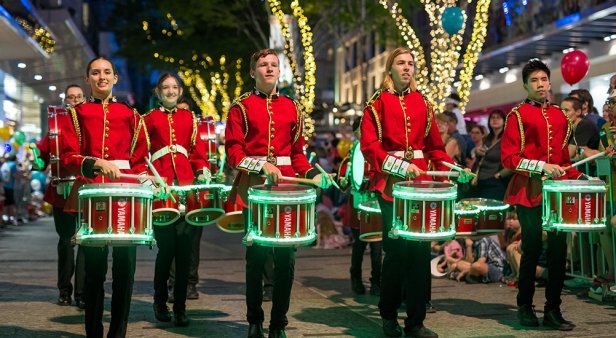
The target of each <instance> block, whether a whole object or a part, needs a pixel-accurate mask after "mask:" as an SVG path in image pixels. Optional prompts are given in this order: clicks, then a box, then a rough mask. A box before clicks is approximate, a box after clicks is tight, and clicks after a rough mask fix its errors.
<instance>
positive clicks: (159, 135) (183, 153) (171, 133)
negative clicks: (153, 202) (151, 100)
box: [143, 107, 209, 185]
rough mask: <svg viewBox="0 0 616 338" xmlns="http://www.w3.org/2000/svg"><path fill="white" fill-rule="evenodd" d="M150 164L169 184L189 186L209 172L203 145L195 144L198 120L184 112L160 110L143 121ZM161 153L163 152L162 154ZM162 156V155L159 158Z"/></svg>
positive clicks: (200, 143)
mask: <svg viewBox="0 0 616 338" xmlns="http://www.w3.org/2000/svg"><path fill="white" fill-rule="evenodd" d="M143 122H144V126H145V127H146V132H147V134H146V135H147V137H148V140H149V142H148V143H149V150H150V155H151V156H152V158H151V160H152V164H153V165H154V167H155V168H156V171H157V172H158V174H159V175H160V176H161V177H164V178H166V180H167V183H168V184H173V183H174V182H175V179H176V178H177V182H178V183H179V184H180V185H188V184H192V183H193V182H194V180H195V177H196V176H198V175H199V174H201V173H202V172H203V168H208V169H209V163H208V156H207V153H206V149H205V143H204V142H197V117H195V115H194V114H193V113H192V112H190V111H188V110H183V109H177V108H173V109H171V110H168V109H166V108H163V107H159V108H156V109H153V110H151V111H150V112H149V113H147V114H146V115H145V116H144V117H143ZM161 149H162V150H161ZM161 154H162V155H161Z"/></svg>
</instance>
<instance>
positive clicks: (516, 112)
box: [501, 99, 582, 207]
mask: <svg viewBox="0 0 616 338" xmlns="http://www.w3.org/2000/svg"><path fill="white" fill-rule="evenodd" d="M571 132H572V127H571V123H570V121H569V119H567V116H566V115H565V113H564V112H563V111H562V110H560V108H558V106H555V105H550V104H549V102H547V104H546V106H545V107H542V105H541V103H539V102H536V101H533V100H531V99H526V100H525V101H524V102H522V103H521V104H519V105H518V106H517V107H515V108H513V109H512V110H511V112H510V113H509V114H508V115H507V121H506V123H505V131H504V132H503V138H502V141H501V161H502V162H503V167H505V168H508V169H510V170H513V171H514V175H513V177H512V179H511V181H510V182H509V186H508V187H507V191H506V192H505V202H506V203H509V204H520V205H523V206H526V207H536V206H538V205H541V188H542V180H541V173H542V171H543V166H544V165H545V164H546V163H550V164H557V165H559V166H567V165H570V164H571V160H570V159H569V150H568V147H567V145H568V144H569V136H571ZM581 175H582V174H581V173H580V172H579V171H577V170H576V169H575V168H572V169H569V170H567V171H566V174H565V176H563V177H559V178H555V179H557V180H558V179H575V178H579V177H580V176H581Z"/></svg>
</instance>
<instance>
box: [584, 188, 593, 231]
mask: <svg viewBox="0 0 616 338" xmlns="http://www.w3.org/2000/svg"><path fill="white" fill-rule="evenodd" d="M591 204H592V197H591V196H590V194H586V195H584V223H586V224H590V223H592V205H591Z"/></svg>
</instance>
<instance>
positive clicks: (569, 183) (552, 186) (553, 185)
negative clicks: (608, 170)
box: [543, 180, 607, 193]
mask: <svg viewBox="0 0 616 338" xmlns="http://www.w3.org/2000/svg"><path fill="white" fill-rule="evenodd" d="M543 190H544V191H546V192H575V193H585V192H606V190H607V189H606V188H605V182H603V181H597V180H592V181H582V180H561V181H552V180H548V181H545V182H543Z"/></svg>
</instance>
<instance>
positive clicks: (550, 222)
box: [542, 180, 607, 232]
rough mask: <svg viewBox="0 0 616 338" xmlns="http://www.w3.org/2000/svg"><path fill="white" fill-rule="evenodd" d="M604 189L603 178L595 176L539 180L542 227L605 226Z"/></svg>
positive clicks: (597, 228)
mask: <svg viewBox="0 0 616 338" xmlns="http://www.w3.org/2000/svg"><path fill="white" fill-rule="evenodd" d="M605 192H606V188H605V182H603V181H599V180H591V181H580V180H559V181H552V180H548V181H545V182H543V203H542V207H543V228H544V229H545V230H560V231H567V232H569V231H601V230H605V228H606V225H605V224H606V210H607V209H606V200H605Z"/></svg>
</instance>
